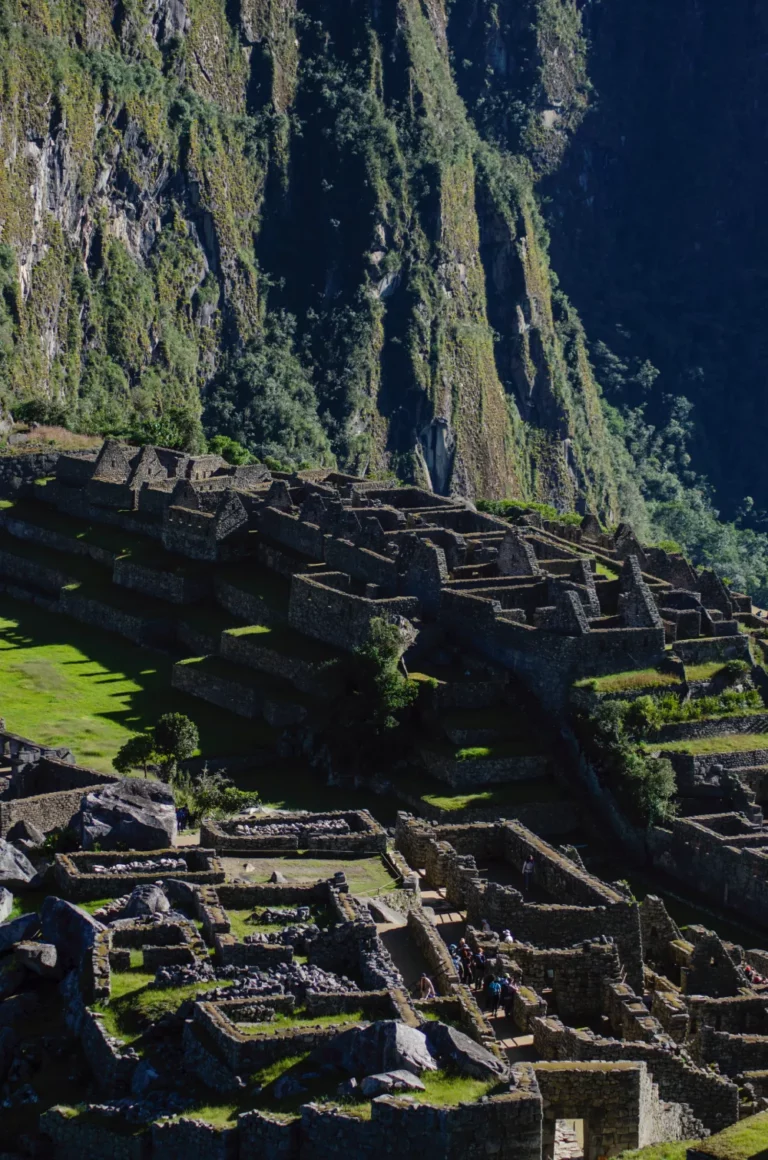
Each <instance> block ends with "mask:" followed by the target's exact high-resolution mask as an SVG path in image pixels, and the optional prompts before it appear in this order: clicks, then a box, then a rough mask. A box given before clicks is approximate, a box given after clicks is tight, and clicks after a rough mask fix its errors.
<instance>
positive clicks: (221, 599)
mask: <svg viewBox="0 0 768 1160" xmlns="http://www.w3.org/2000/svg"><path fill="white" fill-rule="evenodd" d="M214 587H215V592H216V600H217V602H218V603H219V604H220V605H221V607H222V608H225V609H226V610H227V612H231V613H232V615H233V616H238V617H240V619H241V620H243V621H245V622H246V623H247V624H270V625H272V624H280V623H281V622H282V621H284V620H285V619H286V614H285V613H283V612H280V611H279V610H278V609H277V608H275V606H274V604H272V603H271V602H268V601H266V600H264V599H262V597H260V596H258V595H256V593H254V592H249V591H248V590H247V589H245V588H238V586H237V585H236V584H233V583H230V582H229V581H227V580H225V579H224V578H223V577H221V576H216V579H215V584H214Z"/></svg>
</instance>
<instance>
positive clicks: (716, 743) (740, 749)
mask: <svg viewBox="0 0 768 1160" xmlns="http://www.w3.org/2000/svg"><path fill="white" fill-rule="evenodd" d="M646 749H649V750H653V751H654V752H655V751H656V750H661V751H662V752H664V753H690V755H691V756H692V757H699V756H701V755H704V754H709V753H744V752H748V751H749V750H752V749H768V733H721V734H718V735H717V736H715V737H696V738H691V739H690V740H688V741H664V742H656V741H649V742H647V743H646Z"/></svg>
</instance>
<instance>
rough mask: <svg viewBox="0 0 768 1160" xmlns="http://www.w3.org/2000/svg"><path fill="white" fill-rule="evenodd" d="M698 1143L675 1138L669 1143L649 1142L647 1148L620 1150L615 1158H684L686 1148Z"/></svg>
mask: <svg viewBox="0 0 768 1160" xmlns="http://www.w3.org/2000/svg"><path fill="white" fill-rule="evenodd" d="M698 1143H699V1141H698V1140H675V1141H674V1142H673V1143H671V1144H649V1145H648V1147H647V1148H636V1149H635V1150H634V1151H631V1152H622V1153H621V1154H620V1155H619V1156H618V1157H617V1160H685V1154H686V1152H687V1151H688V1149H689V1148H693V1147H694V1146H698Z"/></svg>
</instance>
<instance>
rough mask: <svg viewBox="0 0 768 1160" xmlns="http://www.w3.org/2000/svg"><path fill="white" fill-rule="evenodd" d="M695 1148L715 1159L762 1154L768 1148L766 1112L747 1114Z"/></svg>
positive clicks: (731, 1159)
mask: <svg viewBox="0 0 768 1160" xmlns="http://www.w3.org/2000/svg"><path fill="white" fill-rule="evenodd" d="M696 1147H697V1150H699V1151H701V1152H704V1153H706V1154H707V1155H708V1156H714V1157H717V1160H750V1157H753V1156H754V1157H758V1156H764V1155H765V1153H766V1150H768V1112H760V1113H759V1114H758V1115H756V1116H747V1118H746V1119H745V1120H741V1121H740V1122H739V1123H738V1124H731V1126H730V1128H725V1129H724V1130H723V1131H722V1132H717V1133H716V1135H714V1136H710V1137H709V1138H708V1139H706V1140H702V1141H701V1143H699V1144H697V1145H696Z"/></svg>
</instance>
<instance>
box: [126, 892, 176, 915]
mask: <svg viewBox="0 0 768 1160" xmlns="http://www.w3.org/2000/svg"><path fill="white" fill-rule="evenodd" d="M170 909H171V904H170V902H169V901H168V899H167V897H166V895H165V893H164V891H163V890H162V888H161V887H160V886H155V885H154V883H152V884H150V885H148V886H135V887H134V889H133V893H132V894H131V897H130V898H129V899H128V903H127V905H126V907H125V910H124V911H123V913H122V915H121V918H140V917H141V916H142V915H147V914H167V913H168V911H169V910H170Z"/></svg>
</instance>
